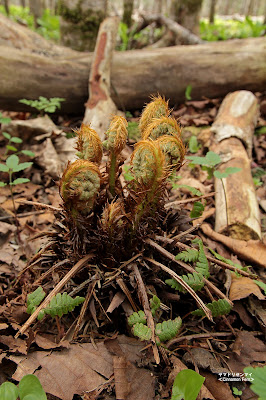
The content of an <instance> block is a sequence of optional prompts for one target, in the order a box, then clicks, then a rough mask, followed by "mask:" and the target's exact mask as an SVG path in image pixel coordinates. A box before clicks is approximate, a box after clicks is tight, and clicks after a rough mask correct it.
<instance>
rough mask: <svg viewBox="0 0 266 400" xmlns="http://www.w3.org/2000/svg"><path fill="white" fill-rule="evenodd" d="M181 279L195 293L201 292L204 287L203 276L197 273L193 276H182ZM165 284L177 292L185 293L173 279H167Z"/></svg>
mask: <svg viewBox="0 0 266 400" xmlns="http://www.w3.org/2000/svg"><path fill="white" fill-rule="evenodd" d="M181 278H182V279H183V281H184V282H186V283H187V284H188V285H189V286H190V287H191V288H192V289H193V290H194V291H195V292H196V291H197V290H201V289H202V288H203V286H204V281H203V276H202V275H201V274H199V273H197V272H193V274H187V275H182V276H181ZM165 283H166V284H167V285H169V286H171V288H172V289H175V290H177V291H179V292H183V293H186V292H187V290H186V289H185V288H184V287H183V286H182V285H181V284H180V283H178V282H177V281H176V280H175V279H167V280H166V281H165Z"/></svg>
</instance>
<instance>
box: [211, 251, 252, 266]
mask: <svg viewBox="0 0 266 400" xmlns="http://www.w3.org/2000/svg"><path fill="white" fill-rule="evenodd" d="M209 250H210V252H211V253H212V254H213V255H214V256H215V257H216V258H217V260H220V261H223V262H225V263H226V264H229V265H232V266H233V267H236V268H237V269H241V270H243V271H247V269H248V267H242V265H240V264H238V263H235V262H233V261H232V260H229V259H228V258H224V257H223V256H221V255H220V254H218V253H216V251H214V250H212V249H210V248H209Z"/></svg>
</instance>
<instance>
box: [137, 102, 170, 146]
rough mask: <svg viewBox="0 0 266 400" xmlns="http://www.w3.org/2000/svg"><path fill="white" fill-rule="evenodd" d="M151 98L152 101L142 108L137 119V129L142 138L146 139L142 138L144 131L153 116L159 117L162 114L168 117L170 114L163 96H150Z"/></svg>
mask: <svg viewBox="0 0 266 400" xmlns="http://www.w3.org/2000/svg"><path fill="white" fill-rule="evenodd" d="M151 100H152V101H151V102H150V103H148V104H147V105H146V107H145V108H144V110H143V112H142V114H141V118H140V121H139V129H140V132H141V135H142V139H146V138H144V132H145V130H146V128H147V127H148V125H149V124H150V123H151V122H152V120H153V118H160V117H162V116H165V117H168V116H169V114H170V110H169V108H168V101H165V98H164V97H161V96H160V95H158V96H152V98H151Z"/></svg>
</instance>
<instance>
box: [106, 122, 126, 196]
mask: <svg viewBox="0 0 266 400" xmlns="http://www.w3.org/2000/svg"><path fill="white" fill-rule="evenodd" d="M106 136H107V138H106V140H105V141H104V142H103V146H104V147H105V148H106V149H107V150H109V152H110V162H109V171H108V172H109V189H110V192H111V194H112V195H113V196H115V194H116V192H115V182H116V175H117V170H118V165H119V154H120V153H121V151H122V150H123V148H124V147H125V145H126V142H127V136H128V134H127V121H126V119H125V118H124V117H120V116H114V117H113V118H112V120H111V123H110V128H109V129H108V131H107V132H106Z"/></svg>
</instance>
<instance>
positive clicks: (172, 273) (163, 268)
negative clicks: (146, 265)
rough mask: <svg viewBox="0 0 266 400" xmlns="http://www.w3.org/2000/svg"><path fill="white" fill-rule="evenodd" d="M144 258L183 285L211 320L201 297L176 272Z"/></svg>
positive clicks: (209, 312) (210, 314) (210, 315)
mask: <svg viewBox="0 0 266 400" xmlns="http://www.w3.org/2000/svg"><path fill="white" fill-rule="evenodd" d="M145 260H147V261H149V262H151V263H152V264H154V265H156V266H157V267H160V268H161V269H162V270H163V271H165V272H167V273H168V274H169V275H170V276H172V277H173V278H174V279H175V280H176V281H177V282H178V283H180V285H181V286H183V288H184V289H186V291H187V292H188V293H189V294H191V296H192V297H194V299H195V300H196V302H197V303H198V305H199V307H201V308H202V310H203V311H204V312H205V314H206V316H207V317H208V319H209V320H210V321H213V319H212V313H211V311H210V310H209V308H208V307H206V306H205V304H204V303H203V301H202V300H201V298H200V297H199V296H198V295H197V293H195V291H194V290H193V289H192V288H191V287H190V286H189V285H188V284H187V283H186V282H185V281H184V280H183V279H182V278H181V277H180V276H178V275H177V273H176V272H174V271H172V270H171V269H170V268H168V267H166V266H165V265H163V264H161V263H159V262H158V261H155V260H153V259H152V258H147V257H145Z"/></svg>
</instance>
